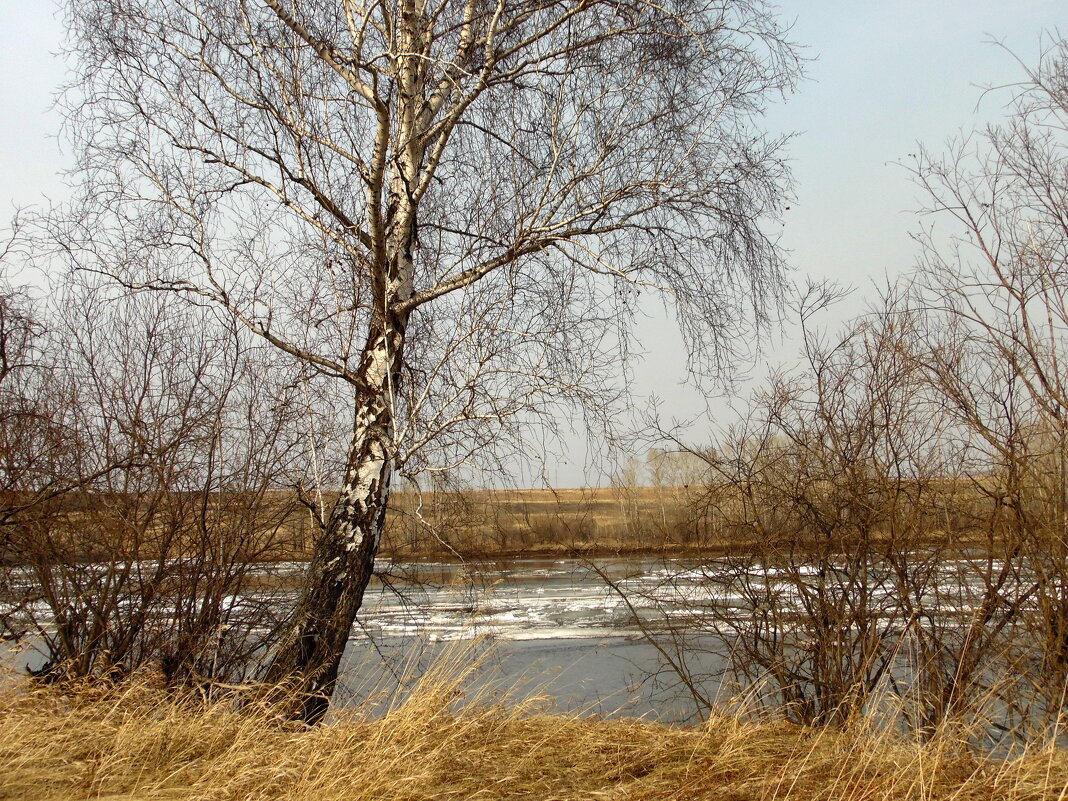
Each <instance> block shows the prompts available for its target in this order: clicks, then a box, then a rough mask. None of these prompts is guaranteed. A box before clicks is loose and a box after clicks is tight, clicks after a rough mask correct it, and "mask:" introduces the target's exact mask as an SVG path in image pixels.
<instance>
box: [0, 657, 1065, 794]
mask: <svg viewBox="0 0 1068 801" xmlns="http://www.w3.org/2000/svg"><path fill="white" fill-rule="evenodd" d="M464 679H465V669H464V668H457V667H456V665H455V664H454V665H452V666H451V667H445V668H441V669H438V670H436V671H434V672H432V673H430V674H429V675H428V676H427V677H426V678H425V679H424V680H423V682H422V684H421V685H420V686H419V688H418V690H417V691H416V692H415V693H414V695H413V696H411V697H410V698H409V699H408V700H407V701H405V702H404V703H403V704H400V705H398V706H396V707H395V708H394V709H392V710H391V711H389V712H388V713H387V714H386V715H385V716H383V717H380V718H377V719H369V718H368V717H366V716H365V715H362V714H361V712H360V710H359V709H351V710H345V711H342V712H340V713H338V714H337V715H336V716H335V717H334V719H333V720H331V721H330V722H328V723H326V724H324V725H321V726H318V727H316V728H312V729H306V728H303V727H298V726H295V725H294V724H290V723H286V722H284V721H281V720H279V719H278V718H277V717H275V716H274V715H273V714H272V711H271V707H269V706H266V705H260V704H254V703H253V704H247V705H245V706H243V707H241V708H238V707H237V706H236V705H234V704H233V703H232V700H231V701H216V702H212V703H205V702H203V701H202V700H199V699H198V698H196V697H193V696H190V695H180V694H175V693H167V692H165V691H162V690H159V689H156V688H154V687H152V686H151V684H150V683H148V682H134V683H130V684H127V685H124V686H123V687H122V688H121V689H110V690H109V689H100V688H99V687H93V686H91V685H81V686H68V687H66V688H62V689H60V688H56V687H53V688H48V689H42V688H35V687H31V686H30V685H28V684H26V683H24V682H16V681H12V682H8V683H7V685H6V686H5V687H4V688H3V689H0V798H3V799H34V800H35V801H53V800H55V801H59V800H60V799H63V800H64V801H66V800H67V799H89V798H107V799H112V800H113V801H119V799H131V800H132V799H146V800H147V799H176V798H182V799H205V801H207V800H208V799H210V800H211V801H223V800H224V799H225V800H230V799H233V800H234V801H237V799H241V800H242V801H246V800H249V801H251V800H252V799H264V800H265V801H266V799H271V800H272V801H273V800H274V799H283V798H284V799H295V800H299V799H308V800H309V801H311V799H314V801H341V800H342V799H427V800H428V801H429V800H430V799H476V798H477V799H512V798H514V799H519V798H522V799H546V800H548V799H594V798H614V799H624V798H627V799H703V798H707V799H716V801H758V800H759V801H774V800H778V799H782V800H785V799H798V800H800V799H805V800H806V801H807V800H808V799H827V800H828V801H830V799H835V801H839V800H841V801H860V800H861V799H864V801H877V800H878V799H887V800H888V801H889V800H890V799H894V800H895V801H896V799H917V801H919V800H920V799H923V800H924V801H928V800H931V801H933V800H934V799H947V801H948V799H962V800H963V799H1010V800H1015V799H1019V800H1020V801H1023V799H1057V801H1060V800H1061V799H1063V798H1065V797H1066V796H1068V752H1065V751H1061V750H1057V749H1056V748H1053V747H1052V746H1048V747H1037V746H1036V747H1032V748H1031V749H1029V750H1028V751H1027V752H1025V753H1023V754H1022V755H1020V756H1017V757H1015V758H1013V759H1011V760H1005V761H998V760H993V759H986V758H982V757H978V756H975V755H974V754H972V753H969V752H968V751H967V749H965V748H964V747H963V746H961V745H960V744H959V742H955V741H953V740H951V739H948V738H942V739H937V740H935V741H933V742H928V743H925V744H919V743H916V742H912V741H909V740H904V739H902V738H900V737H899V736H898V735H894V734H890V733H887V732H886V731H885V730H882V731H881V730H877V729H875V728H874V727H865V726H863V725H861V726H857V727H853V728H850V729H847V730H832V729H822V730H817V729H809V728H803V727H799V726H795V725H792V724H787V723H783V722H767V721H765V722H754V721H744V720H741V719H738V718H730V717H719V718H715V719H713V720H712V721H711V722H709V723H708V724H707V725H705V726H703V727H701V728H685V729H684V728H672V727H667V726H661V725H657V724H654V723H649V722H644V721H637V720H601V719H596V718H577V717H568V716H560V715H547V714H539V713H537V712H535V711H534V710H533V709H532V708H530V707H524V706H522V705H519V706H514V707H502V706H499V705H497V706H493V705H484V704H480V703H479V702H478V700H477V699H467V698H465V697H464V689H463V688H464Z"/></svg>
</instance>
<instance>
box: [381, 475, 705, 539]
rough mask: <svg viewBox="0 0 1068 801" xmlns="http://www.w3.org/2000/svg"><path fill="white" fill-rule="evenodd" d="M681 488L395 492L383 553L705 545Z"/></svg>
mask: <svg viewBox="0 0 1068 801" xmlns="http://www.w3.org/2000/svg"><path fill="white" fill-rule="evenodd" d="M695 499H696V492H695V491H691V490H690V489H689V488H685V487H631V488H580V489H557V490H553V489H525V490H471V491H465V492H443V493H434V494H423V495H421V496H420V495H415V494H413V493H403V492H401V493H395V494H394V496H393V499H392V502H391V514H390V516H389V518H388V522H387V526H386V533H385V535H384V537H383V551H384V552H385V553H387V554H396V555H421V554H435V555H439V554H444V553H448V552H449V551H450V550H456V551H458V552H460V553H463V554H517V553H559V552H571V551H579V552H591V551H596V552H620V551H643V550H663V549H685V548H696V547H708V546H712V545H713V544H714V543H713V542H712V540H711V538H710V537H709V534H708V531H707V521H705V520H704V518H703V517H702V516H701V515H698V514H696V513H695V511H694V508H693V506H694V504H693V501H694V500H695Z"/></svg>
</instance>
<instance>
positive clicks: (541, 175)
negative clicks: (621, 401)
mask: <svg viewBox="0 0 1068 801" xmlns="http://www.w3.org/2000/svg"><path fill="white" fill-rule="evenodd" d="M67 13H68V21H69V26H70V45H69V46H70V50H71V52H72V54H73V56H74V59H75V62H74V63H75V65H76V69H77V72H78V75H79V76H80V78H79V79H78V80H77V81H76V82H75V84H74V85H73V86H72V87H71V91H70V92H68V94H67V95H66V97H67V98H68V100H69V108H70V113H71V124H70V130H71V132H72V134H73V137H74V139H75V141H76V144H77V146H78V149H79V153H80V157H81V178H82V180H83V182H84V183H83V186H84V191H83V193H82V199H81V201H80V209H79V214H78V216H77V217H76V219H75V220H74V221H73V222H71V223H70V224H69V225H66V226H65V227H64V229H63V233H62V237H63V242H64V248H65V250H66V252H67V253H68V254H69V257H70V258H71V259H72V260H73V261H74V262H75V264H76V265H77V266H78V268H80V269H84V270H96V271H99V272H101V273H103V274H106V275H107V276H108V277H109V278H111V279H113V280H118V281H119V282H121V283H122V284H123V285H125V286H126V287H128V288H130V289H131V290H132V291H166V292H172V293H177V294H178V295H182V296H185V297H186V298H188V299H189V300H191V301H193V302H197V303H212V304H217V305H219V306H221V307H222V308H224V309H226V310H227V311H228V312H229V314H231V315H233V317H234V318H235V319H236V320H237V321H239V322H240V323H241V324H242V325H244V326H246V327H247V328H248V329H249V330H251V331H252V332H254V333H255V334H256V335H258V336H260V337H262V338H263V339H265V340H266V341H268V342H270V343H271V344H273V345H274V346H275V347H277V348H279V349H281V350H282V351H284V352H285V353H287V354H289V355H290V356H292V357H293V358H294V359H297V360H299V361H301V362H303V363H304V364H305V365H306V366H307V367H309V368H313V369H314V370H316V371H317V372H318V374H319V376H320V378H321V379H322V380H324V381H327V380H329V381H332V382H333V386H334V387H335V388H338V387H340V388H341V389H343V391H344V392H345V393H347V396H348V399H349V406H350V408H351V421H350V422H351V428H350V431H351V436H350V439H349V445H348V450H347V457H346V459H345V467H344V470H343V471H342V472H343V475H341V476H339V477H338V485H339V486H340V492H339V493H338V495H337V500H336V502H335V503H334V504H333V505H332V507H331V508H329V509H326V510H325V511H324V514H323V516H322V527H321V528H322V530H321V532H320V534H319V536H318V538H317V542H316V544H315V549H314V555H313V557H312V560H311V563H310V566H309V568H308V574H307V578H306V581H305V582H304V585H303V590H302V591H301V593H300V597H299V599H298V601H297V602H296V605H295V608H294V611H293V614H292V618H291V621H290V623H289V625H288V628H287V630H286V633H285V635H284V636H283V638H282V640H281V642H280V643H279V644H278V647H277V649H276V653H275V656H274V661H273V664H272V667H271V669H270V671H269V673H268V678H269V679H271V680H274V679H281V678H282V677H290V676H297V677H298V684H299V686H300V687H302V688H303V689H304V690H305V691H306V692H307V697H308V701H307V702H306V703H305V704H304V708H303V710H302V712H301V714H302V715H303V717H304V718H305V719H308V720H315V719H317V718H318V717H319V716H321V715H322V713H323V712H324V710H325V708H326V703H327V702H328V699H329V697H330V694H331V692H332V690H333V687H334V684H335V681H336V677H337V671H338V665H339V662H340V659H341V655H342V652H343V650H344V648H345V644H346V641H347V639H348V634H349V630H350V627H351V625H352V623H353V620H354V617H355V615H356V613H357V611H358V610H359V608H360V605H361V601H362V598H363V593H364V588H365V587H366V585H367V582H368V580H369V578H370V576H371V571H372V568H373V561H374V556H375V552H376V550H377V548H378V544H379V536H380V533H381V531H382V527H383V519H384V515H385V513H386V506H387V499H388V495H389V488H390V484H391V478H392V476H393V475H394V473H395V472H398V471H407V472H413V471H414V470H415V469H418V468H423V467H427V466H433V467H438V468H444V467H448V466H449V465H452V464H457V463H462V462H464V461H466V460H468V459H469V458H472V457H474V456H479V455H481V454H483V453H485V452H489V451H491V450H492V445H493V443H494V442H496V441H498V437H499V436H500V435H501V434H502V433H503V434H509V433H515V432H516V431H518V430H519V427H520V423H523V422H527V423H529V422H538V420H539V418H540V419H541V420H543V421H544V420H546V419H548V418H550V417H551V415H550V414H549V413H548V412H547V411H546V410H547V409H550V408H551V404H553V403H555V402H557V401H560V400H561V399H571V400H573V401H577V402H578V403H579V404H580V406H584V407H585V408H586V409H588V410H593V411H594V412H596V410H598V409H601V410H602V411H603V410H604V409H605V406H604V404H605V403H606V402H607V401H608V400H610V399H611V397H612V396H613V394H616V395H618V393H619V392H620V388H619V382H618V381H616V380H615V379H614V376H617V375H618V374H619V361H620V356H621V354H625V352H626V348H627V345H628V343H629V342H630V338H631V333H630V322H631V321H632V319H633V316H634V314H635V312H636V311H637V310H638V308H639V302H640V301H639V300H638V297H639V294H640V293H643V292H644V293H645V295H646V297H647V298H648V297H650V296H651V297H653V298H657V299H660V300H662V301H663V302H664V303H665V304H667V305H668V306H669V307H671V308H673V309H674V310H675V311H676V312H677V320H678V323H679V326H680V328H681V330H682V332H683V335H684V339H685V342H686V345H687V347H688V349H689V352H690V355H691V364H692V369H693V371H694V373H695V375H698V376H707V375H710V374H713V373H715V371H716V370H718V369H719V368H720V367H722V365H723V360H724V359H725V358H729V356H730V352H731V348H730V346H731V343H732V342H737V341H739V336H740V334H741V332H742V331H743V330H746V329H747V327H748V326H750V325H752V324H753V323H754V322H760V321H761V320H763V319H765V318H766V317H767V316H768V313H769V312H768V310H769V308H771V307H772V306H773V298H774V296H775V294H776V290H777V288H778V286H779V282H780V280H781V272H782V261H781V254H780V252H779V250H778V248H777V246H776V244H775V241H774V238H772V237H770V236H769V233H768V232H769V231H771V230H773V228H774V226H773V225H772V224H770V223H772V221H774V220H775V219H776V217H777V214H778V211H779V209H780V207H781V201H782V198H783V192H784V190H785V184H786V182H787V176H786V173H785V170H784V166H783V163H782V160H781V158H780V148H781V145H782V141H781V140H780V139H778V138H774V137H769V136H766V135H764V134H762V133H761V132H760V131H759V130H758V129H757V127H756V123H757V122H758V118H759V115H760V113H761V112H762V110H763V108H764V105H765V103H767V102H768V101H769V100H770V99H773V98H774V96H776V95H778V94H781V93H782V92H784V91H787V90H789V89H790V88H791V87H792V84H793V82H794V80H795V79H796V76H797V73H798V59H797V54H796V52H795V50H794V48H793V47H792V45H791V44H790V43H789V42H788V41H787V40H786V39H785V35H784V29H783V28H782V26H781V25H780V24H779V23H778V22H777V21H776V20H775V18H774V17H773V16H772V14H771V12H770V11H769V9H768V8H767V7H766V6H765V5H764V3H762V2H747V1H746V0H669V2H667V3H652V2H648V1H647V0H569V1H568V2H560V1H558V0H378V1H371V2H364V0H195V1H194V0H81V1H80V2H77V3H74V2H72V3H71V4H70V5H69V7H68V12H67ZM641 302H644V301H641ZM428 454H431V455H430V456H428Z"/></svg>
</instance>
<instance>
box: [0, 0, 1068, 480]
mask: <svg viewBox="0 0 1068 801" xmlns="http://www.w3.org/2000/svg"><path fill="white" fill-rule="evenodd" d="M53 8H54V7H53V5H52V3H51V2H50V1H49V0H30V1H29V2H25V1H23V2H14V1H13V0H7V2H6V3H4V10H5V12H6V13H5V14H4V24H3V26H2V27H0V74H2V75H4V76H5V80H4V81H3V82H2V83H0V108H3V109H4V110H5V118H4V119H5V122H4V124H3V126H2V127H0V203H5V204H6V205H7V209H8V210H10V211H13V210H14V209H15V207H17V206H24V205H29V204H40V203H42V202H44V201H45V199H46V198H52V199H56V200H61V199H62V198H63V196H64V190H63V183H62V180H61V179H60V178H59V177H58V175H57V173H58V172H59V171H60V170H62V169H63V167H64V166H65V165H66V163H67V162H66V159H65V157H64V155H63V152H62V149H61V147H60V145H59V143H58V142H57V141H56V140H55V135H56V133H57V130H58V127H59V123H60V120H59V118H58V115H56V114H55V113H54V112H50V111H49V110H48V108H49V105H50V101H51V97H52V95H53V93H54V92H55V89H56V87H57V86H58V85H59V84H60V82H61V81H62V80H63V77H64V66H63V63H62V62H61V61H60V60H59V59H57V58H56V57H55V56H54V55H53V54H54V53H55V52H56V51H57V50H58V49H59V47H60V44H61V38H62V35H63V32H62V26H61V24H60V22H59V20H57V18H56V16H55V13H54V11H53ZM1065 11H1066V5H1065V3H1063V2H1054V1H1053V0H1030V1H1028V0H1017V1H1016V2H1008V1H1007V0H1001V1H1000V2H998V1H995V0H967V1H964V0H952V2H950V0H945V1H944V2H936V1H934V0H932V1H931V2H920V1H919V0H899V1H897V2H847V1H846V0H805V1H804V2H798V1H795V2H787V3H783V4H782V6H781V12H782V14H783V16H784V17H786V18H788V19H793V20H795V25H794V29H793V34H792V38H793V39H794V40H795V41H796V42H798V43H799V44H801V45H803V46H804V47H805V48H806V52H807V54H808V55H809V56H810V57H811V58H812V59H813V61H811V62H810V63H809V65H808V77H807V79H806V80H805V81H804V82H803V83H802V84H801V86H800V88H799V92H798V93H797V94H796V95H795V96H794V97H793V98H792V99H790V101H789V102H787V103H786V104H785V105H782V106H779V107H776V108H774V109H773V110H772V112H771V114H770V115H769V124H770V125H771V126H772V127H773V128H775V129H779V130H796V131H798V132H799V135H798V137H797V138H796V140H795V141H794V142H793V143H792V145H791V148H790V155H791V161H792V164H793V169H794V175H795V179H796V182H797V188H796V192H795V195H796V197H795V202H793V203H792V209H791V211H790V212H789V213H788V216H787V219H786V225H785V228H784V231H783V242H784V243H785V244H786V245H787V246H788V247H789V248H790V249H791V250H792V251H793V262H794V264H795V266H796V267H797V269H798V271H799V273H801V274H811V275H813V276H814V277H818V278H826V277H830V278H836V279H838V280H840V281H843V282H845V283H849V284H854V285H856V286H858V287H859V290H860V291H858V292H857V293H856V294H855V295H854V296H853V297H852V298H851V300H850V301H849V305H850V306H851V307H855V308H856V309H858V310H859V309H860V308H861V307H862V305H863V303H864V299H865V296H866V295H867V294H870V293H867V292H866V290H867V288H868V287H870V284H871V282H872V281H873V280H878V279H879V278H880V277H881V276H883V275H886V274H890V275H893V274H895V273H898V272H901V271H902V270H906V269H908V268H909V267H910V266H911V264H912V261H913V254H914V252H915V250H914V246H913V244H912V242H911V240H910V238H909V234H910V232H912V231H915V230H916V227H917V220H916V218H915V216H914V215H912V214H911V213H910V212H911V210H912V209H914V208H915V207H916V206H917V205H918V202H917V196H916V191H915V189H914V188H913V186H912V185H911V183H910V182H909V179H908V175H907V173H906V171H905V170H904V169H903V168H901V167H899V166H896V162H898V161H900V160H903V159H905V158H906V157H907V155H908V154H909V153H911V152H914V151H915V146H916V143H917V142H923V143H925V144H927V145H928V146H929V147H931V148H934V149H937V148H938V147H939V146H940V145H941V144H942V143H943V142H944V141H945V140H946V139H947V138H948V137H950V136H952V135H953V134H954V133H956V132H958V131H959V130H960V129H962V128H972V127H975V126H977V125H982V124H984V123H986V122H987V121H990V120H995V119H997V118H998V117H999V116H1000V115H1001V114H1002V112H1003V110H1004V104H1005V102H1006V101H1007V100H1008V93H1007V92H1004V91H1002V92H994V93H991V94H988V95H987V96H985V97H982V92H981V89H980V87H984V86H989V85H1003V84H1007V83H1010V82H1013V81H1016V80H1019V79H1020V77H1021V69H1020V67H1019V66H1018V65H1017V64H1016V63H1015V62H1014V61H1013V59H1012V57H1011V56H1010V55H1009V54H1008V53H1006V52H1004V51H1003V50H1001V49H998V48H997V47H994V46H992V45H991V44H989V41H990V40H991V39H992V38H993V39H998V40H1000V41H1002V42H1004V43H1005V45H1006V46H1007V47H1008V48H1010V49H1011V50H1012V51H1013V52H1015V53H1016V54H1017V55H1019V56H1020V58H1021V59H1023V61H1025V62H1026V63H1028V64H1033V63H1034V62H1035V59H1036V56H1037V54H1038V52H1039V47H1040V36H1041V34H1042V32H1043V31H1051V30H1053V29H1054V28H1056V27H1057V26H1063V25H1064V24H1065V20H1066V18H1065V13H1064V12H1065ZM849 310H850V309H848V308H847V309H843V310H841V312H842V316H844V315H845V314H846V313H848V311H849ZM642 335H643V340H644V342H645V348H646V350H647V352H648V358H646V359H645V360H644V362H643V363H641V364H639V365H638V367H637V371H636V374H637V377H638V379H639V387H638V391H639V394H651V393H653V392H655V393H656V394H657V395H659V396H660V397H661V398H662V399H663V400H664V402H665V409H666V411H667V412H668V413H669V414H672V413H674V414H678V415H680V416H688V415H691V414H694V413H696V412H697V411H698V410H700V409H703V408H704V403H703V400H702V399H700V398H699V397H698V396H697V395H696V394H695V393H693V392H691V391H688V390H686V389H683V388H681V387H680V388H679V389H677V390H676V389H675V387H677V386H678V384H679V382H680V381H681V380H682V379H683V378H684V373H683V363H682V360H681V359H680V358H679V357H678V354H677V350H678V347H677V341H676V339H675V337H674V336H673V335H672V333H671V332H670V327H669V326H667V325H666V324H665V323H664V322H663V321H661V320H658V319H651V320H650V321H648V322H647V323H646V324H644V325H643V326H642ZM785 339H786V341H785V342H779V343H777V344H773V345H772V346H771V348H770V350H769V355H770V358H771V359H774V360H778V359H789V357H790V355H791V343H790V337H789V336H787V337H786V338H785ZM717 408H722V406H717ZM580 462H581V459H575V460H573V461H572V463H569V464H564V463H560V464H558V465H555V466H553V467H550V470H549V477H550V478H551V479H553V480H554V482H555V483H558V484H559V485H565V486H566V485H572V484H578V483H583V481H584V477H583V474H582V470H581V467H580V466H579V464H576V463H580ZM589 478H590V479H594V478H595V477H593V476H590V477H589Z"/></svg>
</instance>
